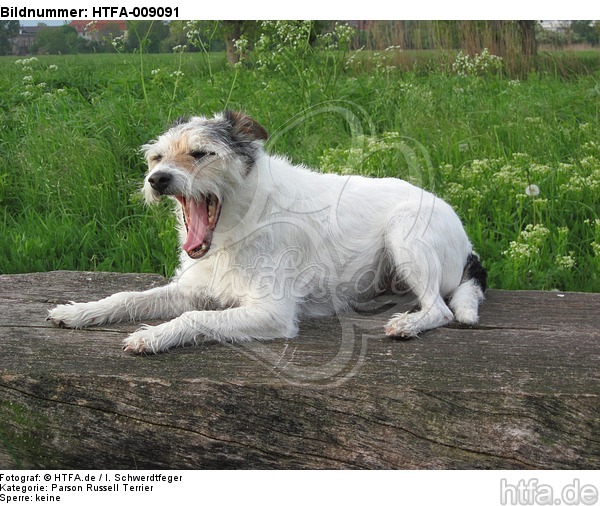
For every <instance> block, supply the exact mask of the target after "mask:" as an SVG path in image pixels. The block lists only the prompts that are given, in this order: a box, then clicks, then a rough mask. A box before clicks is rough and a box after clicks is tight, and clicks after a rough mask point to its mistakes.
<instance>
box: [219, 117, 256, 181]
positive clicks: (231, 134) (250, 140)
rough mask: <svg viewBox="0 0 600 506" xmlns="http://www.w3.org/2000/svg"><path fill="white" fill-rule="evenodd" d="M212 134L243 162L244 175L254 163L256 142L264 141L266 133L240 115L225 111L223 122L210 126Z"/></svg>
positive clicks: (250, 120)
mask: <svg viewBox="0 0 600 506" xmlns="http://www.w3.org/2000/svg"><path fill="white" fill-rule="evenodd" d="M211 129H212V132H211V133H212V134H213V135H214V136H215V137H216V138H217V139H218V141H219V142H221V143H223V144H225V145H226V146H227V147H228V148H229V149H231V150H232V151H233V152H234V153H235V154H236V155H238V156H239V157H240V158H242V159H243V160H244V166H245V168H246V175H248V174H249V173H250V171H251V170H252V167H253V166H254V164H255V163H256V158H257V154H258V153H257V152H258V149H259V147H258V146H257V144H256V143H255V141H257V140H265V139H266V138H267V133H266V131H265V130H264V128H262V127H261V126H260V125H259V124H258V123H256V122H255V121H254V120H253V119H252V118H250V117H249V116H245V115H244V114H242V113H238V112H233V111H225V112H224V113H223V122H222V124H221V125H219V126H216V125H215V126H212V127H211Z"/></svg>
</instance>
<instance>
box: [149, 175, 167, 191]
mask: <svg viewBox="0 0 600 506" xmlns="http://www.w3.org/2000/svg"><path fill="white" fill-rule="evenodd" d="M148 182H149V183H150V186H152V188H153V189H155V190H156V191H157V192H159V193H161V194H162V193H165V191H166V189H167V187H168V186H169V183H170V182H171V174H169V173H168V172H162V171H158V172H155V173H154V174H152V175H151V176H150V177H149V178H148Z"/></svg>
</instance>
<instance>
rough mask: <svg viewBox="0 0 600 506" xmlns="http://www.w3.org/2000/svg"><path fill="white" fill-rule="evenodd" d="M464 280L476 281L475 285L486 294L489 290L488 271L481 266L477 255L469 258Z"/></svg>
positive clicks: (471, 255)
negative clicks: (487, 289)
mask: <svg viewBox="0 0 600 506" xmlns="http://www.w3.org/2000/svg"><path fill="white" fill-rule="evenodd" d="M463 278H464V279H465V280H469V279H474V280H475V283H477V284H478V285H479V286H480V287H481V291H482V292H485V290H486V288H487V271H486V270H485V269H484V268H483V265H481V262H480V261H479V257H478V256H477V255H474V254H472V253H471V254H470V255H469V256H468V258H467V265H466V266H465V270H464V274H463Z"/></svg>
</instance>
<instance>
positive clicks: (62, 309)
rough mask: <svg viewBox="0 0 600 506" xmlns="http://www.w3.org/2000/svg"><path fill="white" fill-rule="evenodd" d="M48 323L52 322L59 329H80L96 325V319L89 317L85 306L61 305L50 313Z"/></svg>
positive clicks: (72, 303)
mask: <svg viewBox="0 0 600 506" xmlns="http://www.w3.org/2000/svg"><path fill="white" fill-rule="evenodd" d="M46 321H49V322H52V323H53V324H54V325H56V326H57V327H68V328H75V329H80V328H82V327H87V326H88V325H94V324H95V323H96V318H95V317H93V316H90V315H89V312H88V311H86V309H85V304H77V303H75V302H71V303H70V304H61V305H60V306H56V307H55V308H54V309H50V310H49V311H48V317H47V318H46Z"/></svg>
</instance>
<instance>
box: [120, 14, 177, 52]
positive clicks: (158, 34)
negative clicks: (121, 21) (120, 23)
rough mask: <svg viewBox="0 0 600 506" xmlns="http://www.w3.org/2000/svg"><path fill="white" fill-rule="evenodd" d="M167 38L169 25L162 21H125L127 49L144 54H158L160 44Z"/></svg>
mask: <svg viewBox="0 0 600 506" xmlns="http://www.w3.org/2000/svg"><path fill="white" fill-rule="evenodd" d="M168 36H169V25H168V24H166V23H164V22H162V21H155V20H152V21H151V20H142V21H127V47H128V48H129V49H131V50H138V51H139V50H140V46H141V45H143V47H142V48H141V49H142V50H143V52H144V53H158V52H160V49H161V42H162V41H163V40H165V39H166V38H167V37H168Z"/></svg>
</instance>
